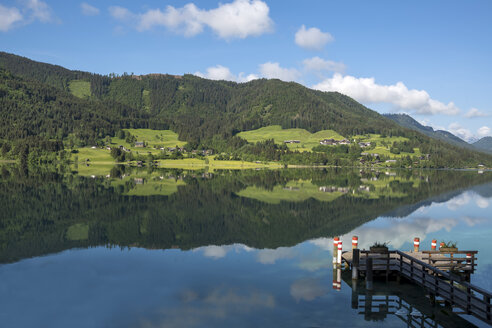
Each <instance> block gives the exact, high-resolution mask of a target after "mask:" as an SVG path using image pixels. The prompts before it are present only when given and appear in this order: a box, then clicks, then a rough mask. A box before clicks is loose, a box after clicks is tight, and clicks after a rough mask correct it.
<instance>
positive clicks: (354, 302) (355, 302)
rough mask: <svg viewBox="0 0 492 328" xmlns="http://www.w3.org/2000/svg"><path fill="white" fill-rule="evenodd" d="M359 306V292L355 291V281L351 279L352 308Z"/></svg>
mask: <svg viewBox="0 0 492 328" xmlns="http://www.w3.org/2000/svg"><path fill="white" fill-rule="evenodd" d="M358 308H359V294H358V293H357V281H355V280H352V309H358Z"/></svg>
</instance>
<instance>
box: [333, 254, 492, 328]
mask: <svg viewBox="0 0 492 328" xmlns="http://www.w3.org/2000/svg"><path fill="white" fill-rule="evenodd" d="M476 254H477V251H459V252H458V251H454V252H440V251H423V252H402V251H399V250H389V251H386V252H380V253H375V252H370V251H365V250H362V251H361V250H359V249H353V250H352V251H350V252H344V253H343V254H342V262H344V263H345V264H346V265H347V266H348V267H350V268H351V269H352V278H353V279H356V280H357V279H358V277H359V276H360V275H363V276H365V277H366V282H367V284H366V287H367V289H369V290H372V289H373V287H372V280H373V277H381V276H382V277H384V278H385V279H386V280H389V279H390V277H393V276H394V277H396V278H397V279H401V278H405V279H407V280H408V281H410V282H412V283H415V284H417V285H420V286H422V287H424V288H425V290H426V291H427V292H428V293H429V296H430V299H431V301H436V300H442V301H444V302H445V303H446V304H448V305H449V306H452V307H458V308H460V309H462V310H463V311H464V313H466V314H471V315H474V316H475V317H477V318H479V319H481V320H483V321H484V322H486V323H488V324H492V319H491V303H490V299H491V297H492V294H491V293H489V292H488V291H486V290H484V289H482V288H480V287H477V286H474V285H473V284H471V283H470V282H469V281H470V275H471V274H472V273H473V272H474V271H475V267H476ZM463 255H465V256H463ZM444 270H446V271H444Z"/></svg>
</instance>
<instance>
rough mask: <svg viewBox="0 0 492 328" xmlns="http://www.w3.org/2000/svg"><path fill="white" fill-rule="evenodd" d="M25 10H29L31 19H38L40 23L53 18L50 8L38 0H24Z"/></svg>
mask: <svg viewBox="0 0 492 328" xmlns="http://www.w3.org/2000/svg"><path fill="white" fill-rule="evenodd" d="M25 6H26V8H27V10H29V11H30V16H31V18H32V19H33V20H39V21H40V22H42V23H48V22H51V21H53V20H54V17H53V14H52V12H51V8H50V7H49V6H48V5H47V4H46V3H45V2H43V1H40V0H27V1H25Z"/></svg>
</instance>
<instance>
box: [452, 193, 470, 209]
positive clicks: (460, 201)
mask: <svg viewBox="0 0 492 328" xmlns="http://www.w3.org/2000/svg"><path fill="white" fill-rule="evenodd" d="M470 200H471V197H470V193H469V192H464V193H462V194H461V195H459V196H456V197H454V198H451V199H450V200H449V201H447V202H446V206H447V207H448V208H449V209H450V210H452V211H456V210H457V209H458V208H460V207H461V206H464V205H466V204H468V203H469V202H470Z"/></svg>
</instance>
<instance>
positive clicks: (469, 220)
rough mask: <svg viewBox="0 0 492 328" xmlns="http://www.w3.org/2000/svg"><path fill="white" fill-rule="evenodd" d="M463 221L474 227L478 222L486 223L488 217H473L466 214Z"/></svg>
mask: <svg viewBox="0 0 492 328" xmlns="http://www.w3.org/2000/svg"><path fill="white" fill-rule="evenodd" d="M463 221H464V222H465V223H466V224H467V225H468V226H469V227H473V226H475V225H477V224H480V223H484V222H487V219H484V218H472V217H469V216H465V217H464V218H463Z"/></svg>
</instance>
